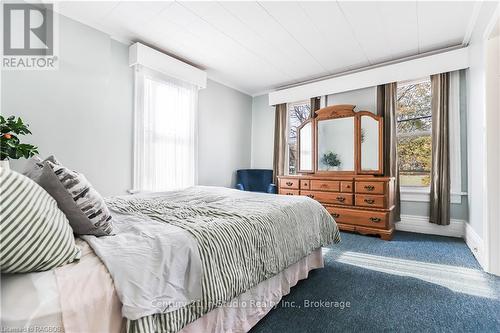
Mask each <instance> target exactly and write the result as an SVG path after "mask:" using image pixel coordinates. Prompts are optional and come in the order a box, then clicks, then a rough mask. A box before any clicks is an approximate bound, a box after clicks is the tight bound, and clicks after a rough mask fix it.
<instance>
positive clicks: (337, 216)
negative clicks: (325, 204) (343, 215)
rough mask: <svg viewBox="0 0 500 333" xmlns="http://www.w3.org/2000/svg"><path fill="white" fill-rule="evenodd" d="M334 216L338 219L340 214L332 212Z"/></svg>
mask: <svg viewBox="0 0 500 333" xmlns="http://www.w3.org/2000/svg"><path fill="white" fill-rule="evenodd" d="M332 216H333V218H334V219H338V218H339V217H340V214H337V213H332Z"/></svg>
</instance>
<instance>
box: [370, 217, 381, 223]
mask: <svg viewBox="0 0 500 333" xmlns="http://www.w3.org/2000/svg"><path fill="white" fill-rule="evenodd" d="M370 221H372V222H373V223H378V222H380V221H382V220H381V219H380V218H378V217H370Z"/></svg>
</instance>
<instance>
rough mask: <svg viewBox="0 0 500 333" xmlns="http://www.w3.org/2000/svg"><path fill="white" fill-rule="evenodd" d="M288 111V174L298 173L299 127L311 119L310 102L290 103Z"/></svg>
mask: <svg viewBox="0 0 500 333" xmlns="http://www.w3.org/2000/svg"><path fill="white" fill-rule="evenodd" d="M287 109H288V142H287V143H288V152H287V153H288V159H287V161H288V174H289V175H295V174H296V173H297V157H298V155H297V154H298V153H297V127H299V126H300V125H301V124H302V123H303V122H304V121H306V120H307V119H309V118H310V117H311V102H310V101H309V100H305V101H300V102H295V103H289V104H288V105H287Z"/></svg>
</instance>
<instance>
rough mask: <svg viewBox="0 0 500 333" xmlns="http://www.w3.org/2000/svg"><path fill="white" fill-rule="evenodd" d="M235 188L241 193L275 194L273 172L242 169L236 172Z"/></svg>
mask: <svg viewBox="0 0 500 333" xmlns="http://www.w3.org/2000/svg"><path fill="white" fill-rule="evenodd" d="M236 188H237V189H238V190H242V191H251V192H264V193H277V190H276V185H275V184H273V170H265V169H243V170H238V171H236Z"/></svg>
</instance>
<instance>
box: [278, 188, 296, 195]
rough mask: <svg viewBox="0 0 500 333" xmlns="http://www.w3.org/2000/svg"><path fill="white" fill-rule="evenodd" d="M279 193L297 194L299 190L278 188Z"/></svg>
mask: <svg viewBox="0 0 500 333" xmlns="http://www.w3.org/2000/svg"><path fill="white" fill-rule="evenodd" d="M280 194H283V195H299V194H300V191H299V190H290V189H287V188H280Z"/></svg>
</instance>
